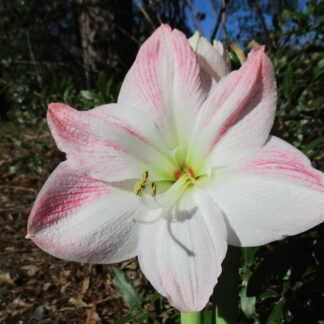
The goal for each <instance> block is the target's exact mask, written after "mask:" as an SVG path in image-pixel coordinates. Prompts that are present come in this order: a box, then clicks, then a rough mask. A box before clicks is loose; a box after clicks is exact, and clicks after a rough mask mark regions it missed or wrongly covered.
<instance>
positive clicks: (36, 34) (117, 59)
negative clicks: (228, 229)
mask: <svg viewBox="0 0 324 324" xmlns="http://www.w3.org/2000/svg"><path fill="white" fill-rule="evenodd" d="M323 19H324V2H322V1H320V0H318V1H312V0H310V1H300V0H275V1H264V0H237V1H236V0H235V1H234V0H200V1H199V0H183V1H174V0H142V1H140V0H133V1H132V0H122V1H118V0H109V1H104V0H69V1H67V0H53V1H42V0H0V171H1V173H0V177H1V182H0V202H1V205H0V228H1V236H0V247H1V248H0V322H1V323H18V322H20V321H21V322H22V323H83V322H85V323H88V324H89V323H100V322H102V323H142V322H143V323H144V322H147V323H176V322H177V321H178V315H177V313H176V312H175V311H174V310H173V309H172V308H170V307H169V306H168V304H167V303H166V301H165V300H164V299H163V298H162V297H160V296H159V295H158V294H157V293H156V292H154V290H153V289H152V288H151V286H150V285H149V283H148V282H147V281H146V280H145V278H143V276H142V274H141V272H140V270H139V269H138V266H137V261H136V260H130V261H127V262H124V263H122V264H121V265H119V266H118V267H119V268H121V269H122V270H118V269H117V268H114V267H112V266H89V265H80V264H74V263H68V262H64V261H61V260H58V259H55V258H53V257H50V256H48V255H46V254H45V253H43V252H42V251H40V250H39V249H37V248H36V247H35V246H34V245H33V244H32V243H31V242H29V241H26V240H25V239H24V236H25V228H26V221H27V217H28V213H29V211H30V207H31V204H32V202H33V200H34V199H35V197H36V194H37V192H38V191H39V189H40V187H41V185H42V184H43V182H44V181H45V179H46V178H47V177H48V175H49V173H50V172H51V170H52V169H53V168H54V167H55V166H56V165H57V163H58V162H59V161H60V160H62V159H64V156H63V155H62V154H61V153H60V152H58V151H57V149H56V148H55V145H54V143H53V140H52V139H51V137H50V135H49V132H48V129H47V126H46V121H45V115H46V109H47V104H48V103H49V102H64V103H67V104H69V105H71V106H73V107H76V108H78V109H89V108H92V107H94V106H97V105H100V104H103V103H108V102H113V101H115V100H116V97H117V94H118V89H119V87H120V84H121V82H122V80H123V77H124V75H125V73H126V72H127V70H128V69H129V67H130V66H131V64H132V62H133V60H134V58H135V55H136V52H137V50H138V48H139V46H140V44H141V43H142V42H143V41H144V40H145V39H146V38H147V37H148V36H149V35H150V34H151V33H152V31H153V30H154V29H155V28H156V27H157V26H158V25H159V24H160V23H161V22H163V23H168V24H170V25H171V26H172V27H175V28H179V29H180V30H182V31H184V32H185V33H186V34H187V35H188V36H190V35H191V34H192V33H193V32H194V30H195V29H198V30H200V31H201V32H203V33H204V34H205V36H206V37H207V38H209V39H214V38H217V39H220V40H222V41H223V43H224V44H225V45H226V47H227V48H228V49H229V50H230V48H231V46H230V45H231V42H235V43H237V44H239V45H240V46H241V47H242V48H243V49H244V50H245V51H246V52H247V51H248V48H249V46H251V45H253V43H251V41H256V42H258V43H263V44H266V48H267V51H268V54H269V55H270V57H271V59H272V61H273V63H274V66H275V70H276V75H277V84H278V111H277V119H276V123H275V126H274V129H273V133H274V134H276V135H277V136H279V137H281V138H284V139H286V140H288V141H289V142H290V143H292V144H294V145H295V146H296V147H298V148H299V149H301V150H302V151H303V152H304V153H305V154H307V155H308V156H309V157H310V159H311V160H312V162H313V165H314V166H315V167H317V168H319V169H322V170H323V169H324V134H323V117H324V104H323V103H324V102H323V101H324V100H323V95H322V92H323V74H324V52H323ZM231 58H232V65H233V67H234V68H238V67H239V62H238V60H237V57H236V56H235V53H232V56H231ZM300 199H303V197H300ZM305 217H307V215H305ZM323 239H324V227H323V226H318V227H317V228H314V229H312V230H310V231H308V232H306V233H304V234H302V235H299V236H296V237H291V238H288V239H285V240H283V241H280V242H275V243H272V244H269V245H267V246H264V247H260V248H245V249H243V253H242V264H241V267H240V280H241V286H240V300H239V302H238V307H239V308H240V323H267V324H272V323H274V324H276V323H300V324H305V323H324V315H323V313H321V311H322V310H323V309H324V303H323V297H322V293H323V286H324V285H323V281H324V280H323V278H324V276H323V264H324V260H323V255H324V253H323V252H324V251H323V250H324V248H323Z"/></svg>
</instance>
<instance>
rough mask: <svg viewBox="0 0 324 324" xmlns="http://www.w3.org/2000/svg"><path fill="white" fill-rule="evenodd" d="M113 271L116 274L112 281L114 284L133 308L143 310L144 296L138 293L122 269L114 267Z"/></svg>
mask: <svg viewBox="0 0 324 324" xmlns="http://www.w3.org/2000/svg"><path fill="white" fill-rule="evenodd" d="M112 271H113V273H114V274H115V276H116V278H114V279H113V281H112V283H113V286H114V287H115V288H116V289H117V290H118V291H119V292H120V293H121V294H122V296H123V297H124V299H125V301H126V302H127V303H128V305H129V307H130V308H131V309H136V310H141V309H142V305H141V304H142V300H143V297H142V298H141V297H140V296H138V295H137V294H136V292H135V290H134V288H133V286H132V285H131V284H130V282H129V280H128V279H127V278H126V276H125V274H124V272H123V271H122V270H120V269H118V268H115V267H112Z"/></svg>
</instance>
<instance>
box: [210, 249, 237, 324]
mask: <svg viewBox="0 0 324 324" xmlns="http://www.w3.org/2000/svg"><path fill="white" fill-rule="evenodd" d="M240 257H241V249H240V248H236V247H232V246H229V247H228V251H227V254H226V258H225V260H224V261H223V264H222V274H221V275H220V277H219V278H218V283H217V285H216V287H215V290H214V294H213V307H214V309H213V320H212V323H213V324H214V323H215V324H237V323H238V302H239V279H240V277H239V266H240Z"/></svg>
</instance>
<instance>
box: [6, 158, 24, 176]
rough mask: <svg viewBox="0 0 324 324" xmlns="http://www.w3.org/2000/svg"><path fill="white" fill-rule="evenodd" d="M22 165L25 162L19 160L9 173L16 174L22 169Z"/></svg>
mask: <svg viewBox="0 0 324 324" xmlns="http://www.w3.org/2000/svg"><path fill="white" fill-rule="evenodd" d="M22 164H23V160H22V159H21V160H19V161H17V162H16V163H15V164H14V165H12V166H11V167H10V168H9V172H10V173H11V174H13V173H16V172H17V171H18V170H19V169H20V168H21V166H22Z"/></svg>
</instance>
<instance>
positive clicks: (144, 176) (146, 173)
mask: <svg viewBox="0 0 324 324" xmlns="http://www.w3.org/2000/svg"><path fill="white" fill-rule="evenodd" d="M148 176H149V173H148V171H144V172H143V173H142V181H143V182H144V183H146V180H147V178H148Z"/></svg>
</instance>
